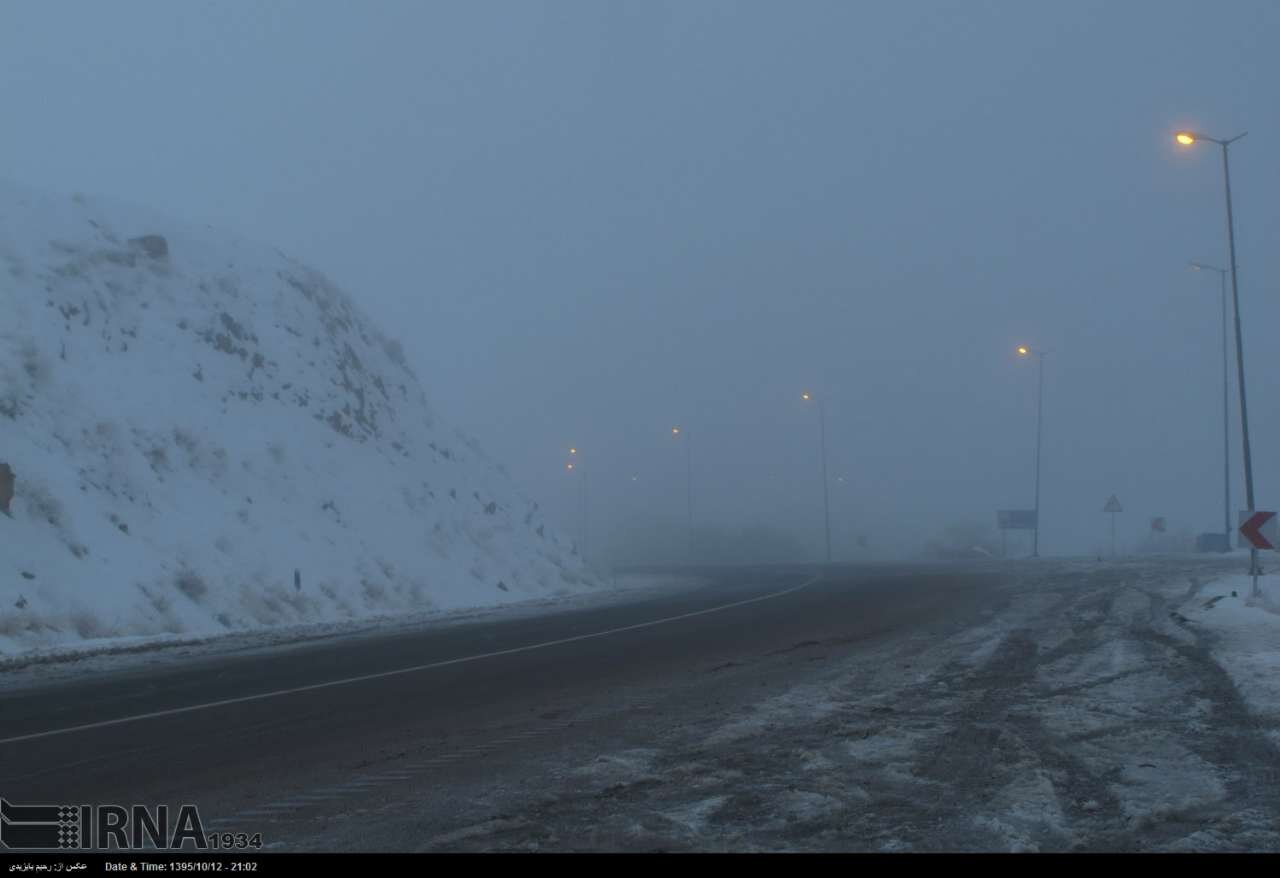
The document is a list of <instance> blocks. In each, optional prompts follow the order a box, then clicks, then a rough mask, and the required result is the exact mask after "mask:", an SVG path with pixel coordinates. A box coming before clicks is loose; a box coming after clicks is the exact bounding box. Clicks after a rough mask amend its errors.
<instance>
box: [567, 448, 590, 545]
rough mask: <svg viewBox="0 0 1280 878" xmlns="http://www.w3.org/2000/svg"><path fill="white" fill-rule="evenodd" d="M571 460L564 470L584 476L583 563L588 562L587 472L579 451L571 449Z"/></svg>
mask: <svg viewBox="0 0 1280 878" xmlns="http://www.w3.org/2000/svg"><path fill="white" fill-rule="evenodd" d="M569 457H570V460H569V462H568V463H566V464H565V466H564V468H565V470H567V471H568V472H570V473H572V472H574V471H575V470H576V471H577V472H578V473H579V474H580V475H581V476H582V561H583V563H584V564H585V563H586V560H587V471H586V469H584V468H583V467H582V465H581V464H582V459H581V458H579V457H578V449H577V448H570V449H569Z"/></svg>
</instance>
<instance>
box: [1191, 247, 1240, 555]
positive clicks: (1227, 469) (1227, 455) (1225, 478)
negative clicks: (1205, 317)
mask: <svg viewBox="0 0 1280 878" xmlns="http://www.w3.org/2000/svg"><path fill="white" fill-rule="evenodd" d="M1191 270H1192V271H1216V272H1217V273H1218V280H1219V281H1220V283H1221V287H1222V526H1223V535H1224V537H1225V539H1226V543H1225V544H1224V545H1223V547H1222V551H1224V552H1229V551H1230V550H1231V443H1230V440H1229V439H1228V427H1227V408H1228V402H1227V399H1228V389H1227V385H1228V383H1229V379H1228V369H1227V269H1225V268H1218V267H1217V266H1215V265H1206V264H1205V263H1203V262H1192V263H1191Z"/></svg>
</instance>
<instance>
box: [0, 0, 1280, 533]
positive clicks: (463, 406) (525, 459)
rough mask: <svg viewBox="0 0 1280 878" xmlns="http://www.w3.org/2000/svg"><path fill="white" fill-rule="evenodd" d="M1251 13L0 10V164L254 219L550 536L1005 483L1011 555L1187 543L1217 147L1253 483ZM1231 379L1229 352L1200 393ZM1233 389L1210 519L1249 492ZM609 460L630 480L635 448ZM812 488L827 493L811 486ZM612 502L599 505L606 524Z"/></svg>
mask: <svg viewBox="0 0 1280 878" xmlns="http://www.w3.org/2000/svg"><path fill="white" fill-rule="evenodd" d="M1278 38H1280V5H1277V4H1276V3H1274V2H1273V0H1257V2H1243V0H1229V2H1223V3H1216V4H1210V3H1205V2H1202V0H1162V2H1154V0H1150V2H1127V3H1115V2H1082V0H1069V2H1068V0H1059V2H1051V3H1050V2H1026V0H1010V2H971V0H965V2H959V0H957V2H948V3H939V2H929V3H925V2H917V0H913V2H876V3H871V2H864V0H847V2H831V3H823V2H815V0H803V2H794V3H783V2H768V3H766V2H741V3H726V2H707V0H681V2H659V0H652V2H643V3H641V2H625V3H624V2H596V0H590V2H568V0H555V2H545V3H535V2H501V3H499V2H458V3H441V2H415V0H403V2H391V0H372V2H360V3H357V2H354V0H350V2H336V0H334V2H329V0H271V2H250V0H241V2H195V0H186V2H169V0H154V2H134V0H113V2H110V3H103V2H94V0H85V2H69V0H58V2H46V0H0V119H2V120H3V125H2V127H0V131H2V132H3V136H0V174H2V175H4V176H7V177H10V178H12V179H14V180H17V181H20V182H23V183H27V184H31V185H38V186H42V187H45V188H49V189H53V190H58V191H63V192H74V191H83V192H88V193H94V194H101V195H108V196H115V197H119V198H124V199H127V200H130V201H134V202H139V203H143V204H148V205H151V206H154V207H156V208H158V209H161V210H163V211H165V212H168V213H171V214H173V215H175V216H177V217H181V218H184V219H188V220H192V221H196V222H209V223H212V224H215V225H217V226H219V227H221V228H225V229H229V230H234V231H236V232H238V233H242V234H244V235H246V236H249V237H253V238H257V239H261V240H263V241H266V242H270V243H273V244H276V245H278V246H280V247H281V248H283V249H284V250H286V251H288V252H290V253H291V254H292V255H295V256H297V257H298V258H300V259H302V260H304V261H306V262H308V263H310V264H312V265H314V266H315V267H317V268H319V269H320V270H322V271H324V272H325V273H326V274H328V275H329V276H330V277H331V278H332V279H334V280H335V281H336V282H337V283H338V284H340V285H341V286H343V287H344V288H346V289H347V290H348V291H349V292H350V293H351V294H352V295H353V296H354V298H355V299H356V300H357V301H358V302H359V303H360V304H361V305H362V306H363V307H364V309H365V310H366V311H367V312H369V313H370V314H371V315H372V316H373V318H374V319H375V321H376V322H378V323H379V324H380V325H382V326H383V327H384V328H386V329H387V330H388V331H389V332H390V333H391V334H393V335H396V336H398V337H400V338H401V339H402V340H403V342H404V344H405V347H406V350H407V352H408V354H409V357H410V360H411V362H412V364H413V365H414V367H415V368H416V370H417V371H418V373H419V375H420V377H421V378H422V380H423V383H424V384H425V385H426V389H427V392H428V396H429V398H430V399H431V400H432V402H433V404H434V406H435V407H436V409H437V410H438V411H439V412H440V413H441V415H442V416H443V417H445V418H447V419H448V420H449V421H450V422H452V423H454V424H456V425H458V426H460V427H461V428H463V429H464V430H466V431H467V432H470V433H472V434H474V435H476V436H477V437H478V438H479V439H480V440H481V442H482V443H483V444H484V445H485V447H486V448H487V449H488V450H489V451H490V452H491V453H492V454H493V455H494V456H495V457H497V458H498V459H500V460H502V461H504V462H505V463H506V464H507V466H508V469H509V470H510V471H511V473H512V475H513V477H514V478H515V479H516V480H517V482H519V483H520V484H521V486H522V487H523V488H524V489H525V490H526V491H527V492H528V493H530V494H531V495H532V496H534V497H535V498H536V499H538V500H540V501H542V502H543V504H544V505H545V506H546V507H547V508H548V509H549V510H550V511H551V513H552V514H553V516H555V517H556V518H558V519H559V520H560V521H561V522H562V524H563V526H564V528H565V529H566V531H568V532H569V533H571V534H572V533H574V532H575V531H576V528H577V526H578V524H577V505H576V503H577V496H578V495H577V493H576V491H577V486H576V483H575V482H573V480H572V477H571V476H570V475H569V474H567V473H566V471H565V469H564V463H565V459H566V454H565V449H567V447H568V446H569V445H570V444H573V445H576V446H578V447H579V448H581V449H582V452H583V460H584V466H585V467H589V472H590V479H591V482H590V487H591V501H592V520H593V523H592V528H593V530H596V531H597V532H601V531H603V530H607V529H609V528H610V527H611V526H616V525H617V523H618V522H624V521H626V520H627V516H629V515H633V514H648V513H665V514H670V515H672V516H673V517H677V518H679V517H682V516H683V514H684V462H685V461H684V456H683V455H684V452H683V449H682V447H681V446H680V445H679V444H678V441H676V440H673V439H672V437H671V434H670V429H671V426H672V425H673V424H677V423H678V424H680V425H682V426H684V427H686V428H687V430H688V436H689V438H690V440H691V441H692V442H693V443H694V445H693V454H694V466H695V470H694V473H695V488H694V490H695V500H694V502H695V515H696V516H697V518H698V520H700V521H702V522H714V523H716V524H719V525H723V526H737V525H746V524H761V523H763V524H776V525H779V526H786V527H792V528H795V529H797V530H800V531H803V532H805V533H807V534H810V535H813V534H815V533H816V532H817V528H819V527H820V526H821V482H820V474H819V464H818V456H817V455H818V423H817V412H816V411H815V410H814V408H813V407H812V406H806V405H805V404H804V403H803V402H802V401H801V400H800V393H801V391H803V390H808V391H810V392H812V393H814V394H817V395H821V396H822V397H823V398H824V399H825V400H826V406H827V414H828V431H829V432H828V444H829V450H830V460H831V474H830V475H831V487H832V491H833V495H832V507H833V529H834V530H835V531H836V543H837V554H838V555H841V554H845V555H847V554H848V553H847V552H846V551H845V548H846V546H847V540H848V537H849V535H850V534H852V533H864V534H867V535H868V536H869V537H870V539H871V541H872V544H873V545H874V546H876V547H878V548H880V549H885V548H889V547H907V546H912V545H916V544H918V543H920V542H921V541H922V540H923V539H925V538H928V537H930V536H932V535H934V533H935V532H936V531H938V530H939V529H940V528H942V527H944V526H946V525H948V524H950V523H952V522H956V521H961V520H966V519H968V520H976V521H979V522H984V523H985V522H991V521H992V520H993V518H994V510H995V509H997V508H1011V507H1024V506H1030V505H1031V501H1032V489H1033V484H1032V477H1033V451H1034V441H1035V377H1036V376H1035V366H1034V363H1030V362H1020V361H1018V360H1016V359H1015V358H1014V356H1013V353H1012V351H1013V347H1014V346H1015V345H1016V344H1018V343H1021V342H1025V343H1028V344H1031V345H1032V346H1038V347H1044V348H1048V349H1051V350H1052V351H1053V353H1052V354H1051V355H1050V357H1049V359H1048V361H1047V367H1046V375H1045V437H1044V483H1043V519H1042V521H1043V532H1042V551H1043V552H1045V553H1081V552H1092V551H1094V550H1095V549H1096V548H1097V547H1099V546H1102V545H1104V544H1105V543H1106V541H1107V539H1108V533H1109V531H1108V526H1107V521H1108V520H1107V517H1106V516H1104V515H1103V514H1102V512H1101V509H1102V505H1103V503H1104V502H1105V500H1106V499H1107V496H1108V495H1110V494H1112V493H1116V494H1118V495H1119V497H1120V499H1121V501H1122V502H1123V503H1124V504H1125V510H1126V511H1125V513H1124V515H1122V516H1121V518H1120V534H1121V539H1122V541H1127V542H1130V543H1132V542H1134V541H1136V540H1138V539H1140V538H1141V537H1142V536H1143V535H1144V534H1145V532H1146V529H1147V526H1148V519H1149V518H1150V517H1152V516H1155V515H1163V516H1166V517H1168V519H1169V521H1170V526H1171V528H1172V529H1182V528H1185V529H1188V530H1190V531H1193V532H1199V531H1202V530H1210V529H1220V528H1221V522H1222V476H1221V469H1222V463H1221V460H1222V458H1221V454H1222V451H1221V420H1220V419H1221V413H1220V404H1221V403H1220V393H1221V373H1220V369H1221V359H1220V358H1221V352H1220V347H1219V345H1220V328H1219V299H1218V284H1217V278H1216V276H1214V275H1211V274H1194V273H1192V272H1190V271H1188V270H1187V268H1186V266H1187V262H1188V260H1191V259H1198V260H1202V261H1205V262H1211V263H1215V264H1219V265H1225V264H1226V259H1227V256H1226V236H1225V219H1224V209H1223V191H1222V168H1221V160H1220V153H1219V151H1218V149H1217V147H1214V146H1212V145H1211V144H1207V145H1202V146H1199V147H1196V148H1193V149H1190V150H1183V149H1179V148H1177V147H1175V145H1174V144H1173V142H1172V137H1171V135H1172V132H1173V131H1174V130H1176V129H1178V128H1181V127H1190V128H1195V129H1199V130H1203V131H1205V132H1206V133H1209V134H1211V135H1214V136H1218V137H1227V136H1231V135H1234V134H1236V133H1239V132H1240V131H1244V130H1248V132H1249V135H1248V137H1246V138H1245V139H1244V140H1243V141H1241V142H1240V143H1238V144H1237V145H1235V146H1233V147H1232V173H1233V183H1234V184H1235V189H1234V195H1235V199H1236V219H1237V239H1238V240H1237V243H1238V252H1239V262H1240V266H1241V270H1240V284H1241V289H1240V293H1241V303H1242V309H1243V313H1244V318H1245V321H1246V326H1245V336H1244V337H1245V352H1246V357H1247V367H1248V370H1249V387H1248V391H1249V394H1250V405H1251V411H1250V414H1251V420H1252V424H1251V426H1252V434H1253V444H1254V464H1255V477H1256V484H1257V492H1258V499H1259V503H1258V505H1259V507H1260V508H1275V507H1276V505H1277V503H1280V451H1277V449H1280V411H1277V406H1276V400H1277V394H1278V393H1280V377H1278V376H1277V367H1280V347H1277V345H1276V344H1275V343H1274V339H1275V338H1276V337H1277V335H1280V301H1278V297H1277V286H1276V279H1277V276H1278V272H1280V251H1278V250H1277V247H1276V235H1277V231H1278V228H1280V217H1278V215H1277V210H1278V208H1277V205H1280V159H1277V156H1280V125H1278V124H1277V118H1276V108H1277V106H1280V103H1278V102H1277V88H1276V85H1277V83H1280V53H1277V51H1276V46H1277V44H1278V43H1280V40H1278ZM1232 383H1233V388H1234V377H1233V381H1232ZM1236 406H1237V404H1236V401H1235V397H1234V390H1233V399H1232V409H1231V419H1232V434H1231V456H1232V464H1233V483H1232V492H1233V506H1235V507H1237V508H1240V507H1243V501H1242V497H1243V475H1242V473H1241V459H1240V458H1241V455H1240V442H1239V432H1238V423H1239V421H1238V418H1239V411H1238V408H1237V407H1236ZM633 475H634V476H636V480H634V481H633V480H632V476H633ZM838 478H842V479H843V481H837V479H838ZM611 522H612V525H611Z"/></svg>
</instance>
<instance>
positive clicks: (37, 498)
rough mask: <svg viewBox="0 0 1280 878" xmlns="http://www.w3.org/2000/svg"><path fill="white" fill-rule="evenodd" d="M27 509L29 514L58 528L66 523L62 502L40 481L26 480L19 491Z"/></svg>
mask: <svg viewBox="0 0 1280 878" xmlns="http://www.w3.org/2000/svg"><path fill="white" fill-rule="evenodd" d="M19 496H20V497H22V499H23V502H24V504H25V506H26V509H27V514H28V515H30V516H31V518H33V519H35V520H37V521H47V522H48V523H49V524H51V525H53V526H54V527H56V528H61V527H62V526H63V525H64V524H65V521H64V516H63V509H62V503H60V502H59V501H58V500H57V498H55V497H54V496H53V495H52V494H50V493H49V490H48V488H46V487H45V486H44V485H43V484H41V483H39V482H30V481H28V482H26V485H25V487H24V488H23V489H22V490H21V491H20V492H19Z"/></svg>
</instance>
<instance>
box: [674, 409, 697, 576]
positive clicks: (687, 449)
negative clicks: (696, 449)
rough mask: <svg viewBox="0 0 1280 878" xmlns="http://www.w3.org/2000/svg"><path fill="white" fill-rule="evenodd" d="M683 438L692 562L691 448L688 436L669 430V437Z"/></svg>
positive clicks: (679, 431)
mask: <svg viewBox="0 0 1280 878" xmlns="http://www.w3.org/2000/svg"><path fill="white" fill-rule="evenodd" d="M682 435H683V436H684V458H685V482H684V489H685V501H686V504H687V506H688V510H689V560H690V561H692V560H693V446H692V445H691V444H689V434H688V433H687V432H685V431H683V430H681V429H680V428H679V427H672V428H671V436H672V437H673V438H675V439H679V438H680V437H681V436H682Z"/></svg>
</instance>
